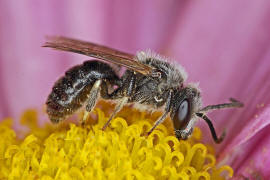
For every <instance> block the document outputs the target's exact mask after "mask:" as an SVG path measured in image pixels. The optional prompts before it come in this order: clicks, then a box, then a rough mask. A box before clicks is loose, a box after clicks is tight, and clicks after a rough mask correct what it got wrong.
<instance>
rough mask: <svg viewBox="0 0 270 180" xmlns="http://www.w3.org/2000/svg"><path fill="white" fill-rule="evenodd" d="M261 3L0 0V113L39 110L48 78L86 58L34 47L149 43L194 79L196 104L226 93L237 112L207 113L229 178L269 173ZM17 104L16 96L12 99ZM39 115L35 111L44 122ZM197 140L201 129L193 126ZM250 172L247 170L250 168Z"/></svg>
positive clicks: (265, 8) (265, 24)
mask: <svg viewBox="0 0 270 180" xmlns="http://www.w3.org/2000/svg"><path fill="white" fill-rule="evenodd" d="M269 6H270V4H269V1H268V0H257V1H252V2H248V3H247V2H246V1H244V0H239V1H237V2H235V1H233V0H220V1H213V2H207V1H177V0H175V1H169V2H168V1H162V0H160V1H153V2H150V1H147V2H145V1H136V2H133V3H130V2H128V1H121V0H117V1H113V2H107V1H102V0H101V1H84V2H80V3H78V2H75V1H74V2H73V1H69V2H66V1H61V0H59V1H34V0H29V1H27V2H18V1H16V2H13V1H1V2H0V12H1V13H2V14H3V15H2V16H0V23H1V30H0V47H1V48H0V84H1V88H0V119H3V118H4V117H14V123H15V127H16V129H18V128H19V122H18V119H19V114H20V113H21V112H22V111H23V110H25V109H26V108H29V107H35V108H40V107H41V106H42V105H43V104H44V102H45V99H46V96H47V95H48V94H49V92H50V87H52V85H53V83H54V82H55V80H56V79H57V78H58V77H59V76H61V75H63V74H64V72H65V70H67V69H68V68H69V67H71V66H73V65H75V64H80V63H81V62H82V61H83V60H86V59H85V58H86V57H83V56H77V55H70V54H67V53H60V52H54V51H52V50H49V49H43V48H41V47H40V46H41V45H42V44H43V43H44V41H45V39H44V36H46V35H63V36H68V37H73V38H78V39H82V40H86V41H92V42H97V43H99V44H104V45H107V46H111V47H114V48H117V49H120V50H123V51H127V52H132V53H135V52H136V51H138V50H144V49H148V48H150V49H152V50H154V51H156V52H158V53H161V54H163V55H165V56H168V57H171V58H172V59H174V60H175V61H178V62H179V63H180V64H181V65H182V66H183V67H185V69H186V71H187V72H188V73H189V78H188V80H189V81H195V82H200V87H201V89H202V98H203V102H204V104H205V105H208V104H215V103H223V102H225V101H226V100H227V99H228V98H229V97H233V98H236V99H238V100H240V101H242V102H243V103H244V104H245V107H244V108H243V110H232V111H222V112H221V111H220V112H214V113H213V114H211V119H212V120H213V122H214V125H215V127H216V129H217V132H222V130H223V129H224V128H226V130H227V136H226V138H225V141H224V142H223V143H222V144H220V145H214V146H215V149H216V150H217V155H218V157H219V158H218V159H217V161H218V162H219V163H225V162H226V163H228V164H230V165H231V166H232V167H233V169H234V172H235V174H236V175H237V176H239V177H253V176H262V177H265V178H267V177H270V174H269V172H270V171H269V170H268V169H267V167H268V166H269V164H270V162H269V161H270V158H269V157H268V156H267V154H268V153H267V152H268V149H269V148H270V147H269V146H270V143H269V138H270V137H269V133H268V132H269V122H270V121H269V119H270V118H269V114H270V108H269V102H270V93H268V92H269V91H270V80H269V77H270V76H269V73H270V70H269V67H270V66H269V62H270V61H269V59H270V53H269V52H270V51H269V49H270V48H269V47H270V44H269V42H270V41H269V39H270V34H269V32H270V23H269ZM22 102H23V103H22ZM46 121H47V118H42V117H41V118H39V123H44V122H46ZM199 126H200V128H201V129H202V131H203V134H205V138H204V139H205V142H208V143H210V142H212V140H211V136H210V135H209V134H210V133H209V132H208V130H205V126H204V125H203V124H199ZM254 174H255V175H254Z"/></svg>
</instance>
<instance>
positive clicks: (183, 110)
mask: <svg viewBox="0 0 270 180" xmlns="http://www.w3.org/2000/svg"><path fill="white" fill-rule="evenodd" d="M187 114H188V102H187V100H184V101H183V102H182V103H181V104H180V106H179V109H178V113H177V116H178V120H179V121H184V120H185V118H186V117H187Z"/></svg>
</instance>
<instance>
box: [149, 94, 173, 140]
mask: <svg viewBox="0 0 270 180" xmlns="http://www.w3.org/2000/svg"><path fill="white" fill-rule="evenodd" d="M172 93H173V92H172V90H171V91H170V92H169V96H168V99H167V101H166V106H165V112H164V114H163V115H162V116H161V117H160V118H159V119H158V120H157V121H156V122H155V124H154V126H153V127H152V128H151V129H150V131H148V132H147V136H149V135H150V134H151V133H152V132H153V131H154V129H155V128H156V127H157V126H158V125H159V124H161V123H162V122H163V121H164V120H165V119H166V117H167V116H168V114H169V112H170V107H171V101H172Z"/></svg>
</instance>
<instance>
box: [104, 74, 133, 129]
mask: <svg viewBox="0 0 270 180" xmlns="http://www.w3.org/2000/svg"><path fill="white" fill-rule="evenodd" d="M135 81H136V75H135V73H134V72H131V73H127V75H126V78H125V79H124V80H123V82H121V86H120V87H118V88H117V89H116V90H115V91H114V92H112V93H111V94H108V93H104V89H103V90H102V96H103V97H105V98H108V99H120V100H119V101H118V103H117V105H116V107H115V110H114V112H113V113H112V115H111V116H110V118H109V120H108V121H107V122H106V124H105V125H104V126H103V128H102V130H103V131H104V130H105V129H106V128H107V127H108V126H109V124H110V122H111V120H112V119H113V118H114V117H115V116H116V114H117V113H118V112H119V111H120V110H121V109H122V108H123V107H124V105H125V104H126V103H127V102H128V100H129V97H130V96H131V95H132V93H133V91H134V88H135Z"/></svg>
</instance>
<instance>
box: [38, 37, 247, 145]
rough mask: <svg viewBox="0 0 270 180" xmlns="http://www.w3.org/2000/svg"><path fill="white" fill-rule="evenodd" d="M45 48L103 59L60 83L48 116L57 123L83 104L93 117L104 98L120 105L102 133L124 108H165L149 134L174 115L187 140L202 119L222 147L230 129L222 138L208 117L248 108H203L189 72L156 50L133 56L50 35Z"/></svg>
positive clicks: (181, 135)
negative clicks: (225, 110)
mask: <svg viewBox="0 0 270 180" xmlns="http://www.w3.org/2000/svg"><path fill="white" fill-rule="evenodd" d="M43 47H49V48H53V49H56V50H61V51H68V52H73V53H78V54H83V55H86V56H90V57H93V58H96V59H99V60H91V61H85V62H84V63H83V64H81V65H77V66H74V67H72V68H70V69H69V70H68V71H67V72H66V73H65V75H64V76H63V77H61V78H60V79H59V80H57V81H56V83H55V84H54V86H53V88H52V91H51V93H50V94H49V96H48V99H47V102H46V105H47V114H48V116H49V118H50V120H51V121H52V122H53V123H58V122H60V121H63V120H65V119H66V118H67V117H68V116H70V115H72V114H73V113H74V112H75V111H77V110H78V109H79V108H81V107H82V106H85V110H86V112H87V113H90V112H91V111H92V110H93V108H94V107H95V105H96V102H97V100H98V99H99V98H103V99H105V100H114V101H116V106H115V110H114V112H113V113H112V114H111V116H110V118H109V119H108V121H107V122H106V124H105V125H104V127H103V128H102V130H105V129H106V127H108V125H109V124H110V122H111V120H112V119H113V118H114V117H115V116H116V115H117V113H118V112H119V111H120V110H121V109H122V108H123V106H124V105H127V104H134V107H135V108H139V109H147V110H163V114H162V116H161V117H159V118H158V120H157V121H156V122H155V123H154V125H153V127H152V128H151V129H150V130H149V131H148V133H147V134H148V135H149V134H151V132H152V131H153V130H154V129H155V128H156V127H157V126H158V125H159V124H161V123H162V122H163V121H164V120H165V119H166V117H168V116H170V118H171V120H172V122H173V126H174V132H175V136H176V137H177V138H178V139H187V138H188V137H189V136H190V135H191V133H192V131H193V127H194V124H195V122H196V121H197V120H198V119H199V118H201V119H203V120H205V122H206V123H207V124H208V126H209V128H210V131H211V134H212V137H213V139H214V141H215V142H216V143H220V142H222V140H223V139H224V137H225V131H224V132H223V133H222V135H221V136H219V137H218V136H217V134H216V131H215V129H214V126H213V124H212V122H211V120H210V119H209V118H208V117H207V113H208V112H209V111H211V110H214V109H221V108H238V107H242V106H243V104H242V103H241V102H239V101H237V100H235V99H232V98H231V99H230V102H229V103H224V104H218V105H209V106H206V107H202V100H201V95H200V94H201V93H200V90H199V88H198V86H197V85H196V84H193V83H189V84H187V85H184V82H185V80H186V78H187V74H186V72H185V71H184V69H183V68H182V67H181V66H180V65H176V64H172V63H169V62H168V61H167V59H166V58H164V57H162V56H160V55H157V54H155V53H153V52H151V51H146V52H144V51H141V52H138V53H137V54H136V55H132V54H128V53H125V52H121V51H118V50H115V49H112V48H109V47H106V46H101V45H98V44H94V43H90V42H84V41H80V40H76V39H71V38H67V37H50V38H48V41H47V42H46V43H45V44H44V45H43ZM105 62H108V63H112V64H116V65H118V66H121V67H125V68H126V70H125V72H124V74H123V75H122V76H120V75H119V73H117V72H116V71H115V70H114V68H113V67H112V65H109V64H108V63H105ZM87 113H86V114H87ZM85 119H86V118H85V117H84V118H83V121H85Z"/></svg>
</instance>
